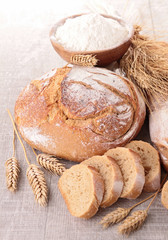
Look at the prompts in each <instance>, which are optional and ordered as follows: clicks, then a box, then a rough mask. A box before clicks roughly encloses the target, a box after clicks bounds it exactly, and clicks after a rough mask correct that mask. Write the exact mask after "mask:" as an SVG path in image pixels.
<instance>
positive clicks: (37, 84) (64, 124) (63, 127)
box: [15, 67, 146, 162]
mask: <svg viewBox="0 0 168 240" xmlns="http://www.w3.org/2000/svg"><path fill="white" fill-rule="evenodd" d="M145 113H146V112H145V104H144V102H143V100H142V97H140V95H139V93H138V92H137V89H136V88H135V86H134V85H133V83H132V82H130V81H128V80H127V79H125V78H123V77H121V76H118V75H116V74H115V73H113V72H111V71H109V70H107V69H102V68H85V67H72V68H71V67H64V68H60V69H57V70H56V69H54V70H53V71H52V72H50V73H49V74H46V75H45V76H43V77H41V78H40V79H39V80H34V81H32V82H31V83H30V84H29V85H28V86H27V87H26V88H25V89H24V90H23V91H22V92H21V94H20V95H19V97H18V99H17V101H16V105H15V121H16V124H17V127H18V130H19V131H20V133H21V135H22V137H23V138H24V140H25V141H26V142H28V143H29V144H30V145H31V146H32V147H34V148H36V149H39V150H41V151H42V152H45V153H49V154H53V155H56V156H58V157H61V158H64V159H68V160H72V161H77V162H81V161H83V160H84V159H87V158H89V157H92V156H94V155H103V154H104V153H105V152H106V151H107V150H108V149H110V148H114V147H116V146H121V145H125V144H126V143H127V142H128V141H130V140H131V139H132V138H133V137H135V136H136V135H137V133H138V132H139V130H140V129H141V126H142V124H143V122H144V119H145Z"/></svg>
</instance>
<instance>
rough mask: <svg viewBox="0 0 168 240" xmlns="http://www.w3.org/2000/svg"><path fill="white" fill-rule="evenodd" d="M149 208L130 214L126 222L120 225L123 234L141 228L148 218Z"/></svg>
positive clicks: (119, 228)
mask: <svg viewBox="0 0 168 240" xmlns="http://www.w3.org/2000/svg"><path fill="white" fill-rule="evenodd" d="M147 215H148V214H147V210H139V211H135V212H133V213H132V215H131V216H128V217H127V218H126V219H125V220H124V222H123V223H122V224H121V225H120V226H119V227H118V231H119V232H120V233H121V234H127V235H129V234H130V233H131V232H133V231H135V230H137V229H139V228H140V227H141V226H142V224H143V223H144V221H145V219H146V218H147Z"/></svg>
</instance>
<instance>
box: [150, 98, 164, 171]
mask: <svg viewBox="0 0 168 240" xmlns="http://www.w3.org/2000/svg"><path fill="white" fill-rule="evenodd" d="M167 122H168V101H166V102H163V103H160V104H159V105H158V104H157V105H156V104H155V108H153V111H152V112H151V113H150V117H149V131H150V138H151V140H152V142H153V143H154V145H155V146H156V148H157V149H158V151H159V153H160V157H161V160H162V163H163V166H164V168H165V169H166V170H167V171H168V124H167Z"/></svg>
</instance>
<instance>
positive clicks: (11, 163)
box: [5, 131, 20, 192]
mask: <svg viewBox="0 0 168 240" xmlns="http://www.w3.org/2000/svg"><path fill="white" fill-rule="evenodd" d="M5 167H6V184H7V188H8V189H9V191H11V192H14V191H16V190H17V186H18V180H19V172H20V168H19V162H18V160H17V159H16V157H15V131H13V156H12V157H11V158H9V159H8V160H7V161H6V162H5Z"/></svg>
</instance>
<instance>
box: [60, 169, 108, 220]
mask: <svg viewBox="0 0 168 240" xmlns="http://www.w3.org/2000/svg"><path fill="white" fill-rule="evenodd" d="M58 187H59V190H60V192H61V194H62V196H63V198H64V200H65V203H66V205H67V208H68V210H69V212H70V213H71V214H72V215H73V216H75V217H80V218H85V219H88V218H91V217H92V216H94V215H95V214H96V212H97V211H98V208H99V206H100V204H101V201H102V199H103V194H104V182H103V179H102V177H101V175H100V174H99V173H98V172H97V171H96V169H95V168H92V167H89V166H85V165H84V164H83V165H81V164H78V165H74V166H72V167H71V168H70V169H68V170H66V171H65V172H64V173H63V175H62V176H61V177H60V179H59V181H58Z"/></svg>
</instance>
